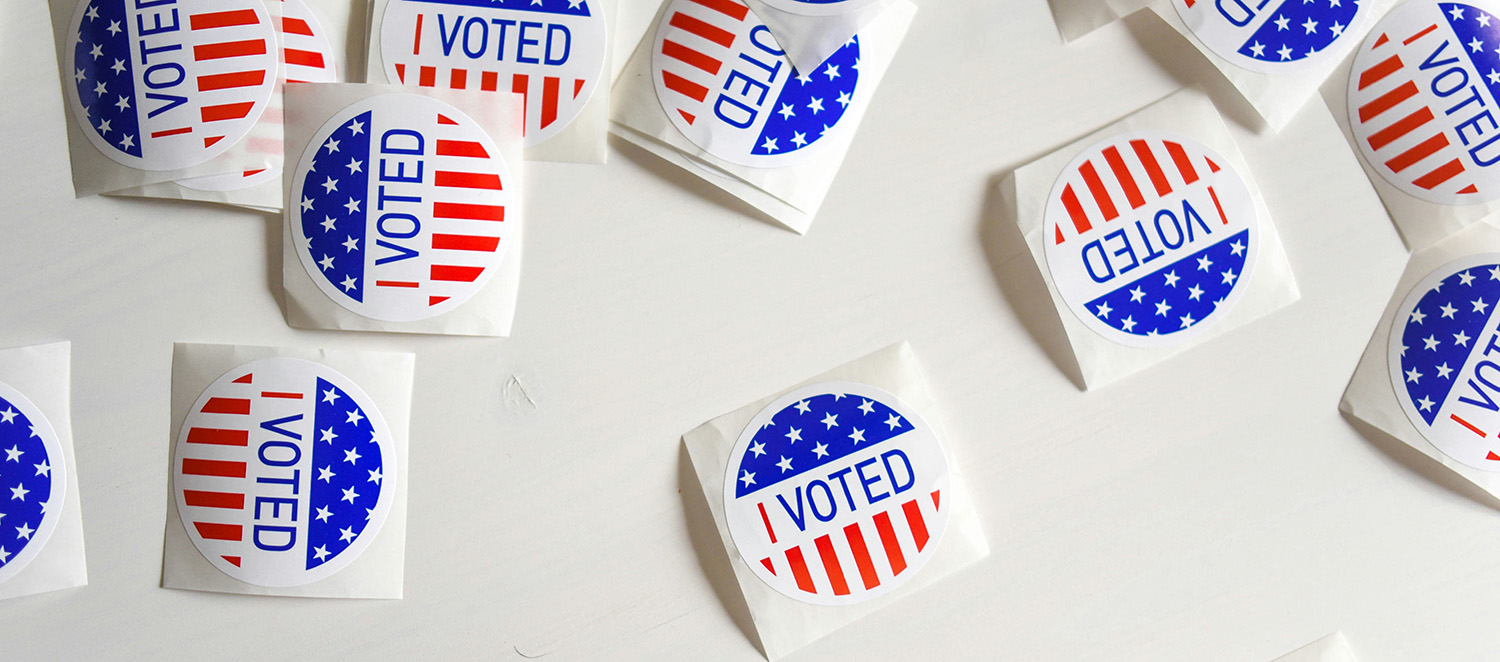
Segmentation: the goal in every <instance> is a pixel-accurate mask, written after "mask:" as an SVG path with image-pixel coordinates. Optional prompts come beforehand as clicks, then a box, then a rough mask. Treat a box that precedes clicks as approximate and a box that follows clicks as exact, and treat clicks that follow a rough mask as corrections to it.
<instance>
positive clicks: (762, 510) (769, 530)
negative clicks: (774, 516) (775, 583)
mask: <svg viewBox="0 0 1500 662" xmlns="http://www.w3.org/2000/svg"><path fill="white" fill-rule="evenodd" d="M755 506H756V507H757V508H760V521H761V523H762V524H765V525H766V535H768V536H771V544H773V545H774V544H776V530H775V529H772V528H771V518H770V517H767V516H766V504H765V502H764V501H762V502H760V503H757V504H755ZM771 574H773V575H774V574H776V570H775V569H772V570H771Z"/></svg>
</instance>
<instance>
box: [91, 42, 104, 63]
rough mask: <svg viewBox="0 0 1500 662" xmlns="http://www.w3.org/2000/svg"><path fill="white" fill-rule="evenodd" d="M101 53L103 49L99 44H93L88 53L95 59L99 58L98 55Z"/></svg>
mask: <svg viewBox="0 0 1500 662" xmlns="http://www.w3.org/2000/svg"><path fill="white" fill-rule="evenodd" d="M103 54H104V49H103V48H101V47H100V46H99V44H94V48H93V49H91V50H90V51H89V55H91V56H93V58H94V59H95V60H97V59H99V56H100V55H103Z"/></svg>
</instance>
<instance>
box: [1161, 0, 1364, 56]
mask: <svg viewBox="0 0 1500 662" xmlns="http://www.w3.org/2000/svg"><path fill="white" fill-rule="evenodd" d="M1172 6H1174V7H1176V8H1177V14H1178V15H1179V16H1181V17H1182V22H1183V23H1186V24H1187V27H1188V29H1189V30H1192V32H1193V34H1195V35H1197V36H1198V39H1200V40H1202V42H1203V43H1204V45H1206V46H1207V47H1208V48H1209V50H1211V51H1213V52H1214V53H1215V54H1217V55H1218V56H1219V57H1222V58H1224V59H1226V60H1229V61H1230V62H1232V63H1234V64H1235V65H1236V66H1239V67H1241V68H1243V69H1249V70H1251V71H1256V72H1260V73H1266V74H1280V73H1293V72H1297V71H1301V70H1303V69H1304V68H1306V67H1310V66H1313V65H1315V64H1318V63H1320V62H1323V61H1325V60H1327V59H1328V58H1336V57H1337V56H1336V54H1337V53H1338V51H1339V48H1338V47H1337V46H1336V44H1340V43H1344V42H1348V41H1350V40H1351V39H1352V38H1350V39H1342V41H1341V38H1342V37H1343V36H1344V34H1345V33H1351V34H1358V33H1359V30H1358V27H1357V26H1356V25H1355V24H1356V22H1360V21H1364V20H1367V17H1368V16H1369V14H1370V12H1369V11H1368V10H1365V9H1364V8H1363V5H1362V4H1361V2H1360V1H1359V0H1172Z"/></svg>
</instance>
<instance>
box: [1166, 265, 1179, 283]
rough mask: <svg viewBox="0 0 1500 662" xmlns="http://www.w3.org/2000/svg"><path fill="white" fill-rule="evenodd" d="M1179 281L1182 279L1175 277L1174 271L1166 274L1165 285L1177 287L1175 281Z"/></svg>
mask: <svg viewBox="0 0 1500 662" xmlns="http://www.w3.org/2000/svg"><path fill="white" fill-rule="evenodd" d="M1179 280H1182V277H1181V276H1178V275H1177V270H1176V269H1173V270H1171V271H1169V272H1167V285H1169V286H1171V287H1177V281H1179Z"/></svg>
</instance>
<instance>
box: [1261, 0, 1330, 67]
mask: <svg viewBox="0 0 1500 662" xmlns="http://www.w3.org/2000/svg"><path fill="white" fill-rule="evenodd" d="M1359 3H1360V0H1284V1H1283V2H1282V3H1281V6H1280V7H1278V8H1277V9H1276V11H1275V13H1274V14H1273V15H1272V16H1271V18H1270V19H1268V20H1266V22H1264V23H1262V24H1261V26H1260V28H1259V29H1257V30H1256V31H1255V34H1253V35H1251V36H1250V39H1248V40H1246V41H1245V43H1244V45H1242V46H1240V48H1239V54H1240V55H1244V56H1247V57H1250V58H1252V59H1256V60H1260V61H1262V62H1273V63H1274V62H1289V61H1295V60H1301V59H1304V58H1306V57H1309V56H1311V55H1315V54H1317V53H1318V52H1319V51H1322V50H1323V49H1325V48H1328V46H1329V45H1330V44H1332V43H1333V42H1334V41H1335V40H1337V39H1338V38H1339V37H1340V36H1342V35H1343V34H1344V30H1345V29H1347V28H1348V27H1349V25H1350V23H1352V22H1353V21H1354V17H1355V15H1356V14H1357V13H1358V12H1359V9H1360V5H1359Z"/></svg>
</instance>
